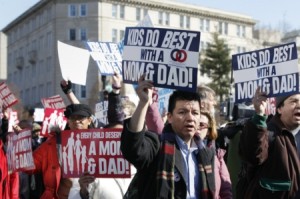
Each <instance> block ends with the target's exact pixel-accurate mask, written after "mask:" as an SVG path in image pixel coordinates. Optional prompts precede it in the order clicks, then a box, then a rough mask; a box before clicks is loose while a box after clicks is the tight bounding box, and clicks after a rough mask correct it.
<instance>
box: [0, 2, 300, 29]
mask: <svg viewBox="0 0 300 199" xmlns="http://www.w3.org/2000/svg"><path fill="white" fill-rule="evenodd" d="M175 1H181V2H185V3H190V4H196V5H200V6H203V7H209V8H214V9H220V10H223V11H229V12H236V13H239V14H244V15H248V16H251V17H253V18H254V19H255V20H258V21H259V23H258V26H260V27H270V28H273V29H278V30H287V31H290V30H294V29H300V22H299V19H300V12H299V8H300V1H298V0H175ZM37 2H38V0H0V30H1V29H3V28H4V27H5V26H6V25H8V24H9V23H10V22H11V21H13V20H14V19H15V18H17V17H18V16H20V15H21V14H22V13H23V12H24V11H26V10H27V9H28V8H30V7H31V6H33V5H34V4H35V3H37Z"/></svg>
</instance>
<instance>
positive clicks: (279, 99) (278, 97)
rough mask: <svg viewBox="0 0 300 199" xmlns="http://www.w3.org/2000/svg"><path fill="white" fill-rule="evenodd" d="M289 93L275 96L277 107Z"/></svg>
mask: <svg viewBox="0 0 300 199" xmlns="http://www.w3.org/2000/svg"><path fill="white" fill-rule="evenodd" d="M290 96H291V95H284V96H277V97H276V101H275V102H276V108H279V106H281V105H282V104H283V102H284V100H286V99H287V98H289V97H290Z"/></svg>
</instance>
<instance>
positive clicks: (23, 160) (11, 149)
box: [6, 129, 35, 172]
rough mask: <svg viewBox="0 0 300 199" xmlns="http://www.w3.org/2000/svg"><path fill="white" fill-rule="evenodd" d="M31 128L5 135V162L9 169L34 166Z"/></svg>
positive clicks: (29, 168) (13, 170) (24, 168)
mask: <svg viewBox="0 0 300 199" xmlns="http://www.w3.org/2000/svg"><path fill="white" fill-rule="evenodd" d="M31 142H32V138H31V130H30V129H24V130H22V131H21V132H19V133H18V134H16V133H9V134H8V135H7V151H6V154H7V162H8V168H9V171H12V172H15V171H25V170H31V169H34V168H35V165H34V161H33V156H32V144H31Z"/></svg>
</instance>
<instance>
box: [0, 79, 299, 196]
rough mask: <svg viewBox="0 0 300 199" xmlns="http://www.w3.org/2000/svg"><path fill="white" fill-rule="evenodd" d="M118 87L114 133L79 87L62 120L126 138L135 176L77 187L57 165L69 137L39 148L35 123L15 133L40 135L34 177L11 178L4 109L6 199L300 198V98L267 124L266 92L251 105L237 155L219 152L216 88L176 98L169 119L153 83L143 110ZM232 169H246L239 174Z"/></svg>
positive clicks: (65, 87)
mask: <svg viewBox="0 0 300 199" xmlns="http://www.w3.org/2000/svg"><path fill="white" fill-rule="evenodd" d="M112 79H113V86H112V88H113V90H112V92H110V93H108V96H107V99H108V115H107V119H108V124H107V125H104V124H103V123H102V122H101V121H99V120H98V119H97V118H96V117H95V116H94V115H93V111H92V110H91V108H90V107H89V106H88V105H86V104H81V103H80V102H79V101H78V99H77V98H76V96H75V94H74V93H73V92H72V82H70V81H64V80H63V81H61V83H60V85H61V88H62V91H63V92H64V93H65V94H66V96H67V98H68V99H69V102H70V105H68V106H67V107H66V109H65V112H64V115H65V117H66V118H67V127H66V129H71V130H81V129H94V128H114V129H122V133H121V146H120V149H121V151H122V154H123V156H124V158H125V159H126V160H128V161H129V162H130V163H131V168H130V170H131V177H130V178H95V177H94V176H93V175H91V174H90V173H89V172H88V171H83V172H82V173H81V175H80V177H79V178H64V177H63V176H62V172H63V171H62V170H63V168H62V165H61V161H60V158H59V157H60V156H62V154H61V151H62V150H61V140H60V134H61V133H63V132H64V131H60V130H57V129H53V131H52V132H51V133H50V135H49V136H48V138H47V139H41V138H40V136H39V135H38V132H39V131H40V130H41V126H40V125H39V124H37V123H35V122H33V121H30V122H28V121H27V122H26V121H24V122H20V123H19V124H18V125H16V126H14V130H15V132H19V131H20V130H22V129H24V128H31V129H32V146H33V147H32V149H33V160H34V164H35V169H33V170H27V171H24V172H13V173H11V172H9V171H8V168H7V159H6V135H7V134H8V133H9V132H8V115H7V114H6V112H5V107H2V111H3V117H2V120H1V139H0V148H1V150H0V159H1V163H0V194H1V195H0V198H3V199H9V198H13V199H14V198H16V199H17V198H22V199H23V198H24V199H27V198H28V199H35V198H43V199H53V198H54V199H64V198H71V199H73V198H74V199H77V198H78V199H79V198H82V199H87V198H95V199H96V198H101V199H102V198H103V199H118V198H120V199H121V198H125V199H137V198H138V199H147V198H149V199H153V198H178V199H183V198H189V199H202V198H206V199H232V198H236V199H244V198H249V199H250V198H251V199H253V198H258V199H259V198H264V199H265V198H286V199H297V198H300V191H299V186H300V159H299V157H300V133H298V132H299V130H300V94H292V95H286V96H280V97H277V98H276V115H274V116H273V118H271V119H270V120H267V117H266V116H265V112H264V110H265V108H266V103H267V98H266V93H264V92H262V91H261V88H260V87H258V88H257V90H256V93H255V96H254V98H253V100H252V103H253V105H254V108H255V113H254V115H253V116H252V117H251V118H249V119H248V120H247V121H246V122H245V124H244V125H243V128H240V129H239V132H238V134H239V136H238V141H237V142H236V149H235V151H234V150H233V152H230V151H226V150H225V149H223V148H222V147H219V143H218V137H220V134H221V133H222V132H223V131H222V130H221V129H218V127H217V125H216V121H215V117H214V114H215V112H216V111H215V108H216V105H217V101H216V94H215V92H214V91H213V90H212V89H211V88H209V87H207V86H204V85H200V86H198V89H197V92H195V93H192V92H186V91H182V90H175V91H174V92H173V93H172V94H171V96H170V97H169V103H168V110H167V114H166V115H165V116H164V117H162V116H161V114H160V112H159V109H158V104H157V102H154V101H153V98H152V96H153V88H154V87H153V83H152V82H151V81H149V80H146V79H145V75H142V76H141V77H140V79H139V82H138V86H137V88H136V93H137V95H138V97H139V102H138V104H137V106H136V107H132V106H131V107H130V108H128V107H124V106H123V105H122V100H121V96H120V89H121V87H122V82H121V77H120V75H119V74H115V75H114V76H113V78H112ZM228 152H229V154H227V158H225V154H226V153H228ZM74 162H75V160H74ZM230 163H231V164H230ZM232 164H239V165H242V166H239V167H238V168H237V167H235V169H232V168H231V165H232ZM232 179H235V180H234V183H233V180H232ZM236 179H238V180H237V181H236ZM236 187H238V188H236Z"/></svg>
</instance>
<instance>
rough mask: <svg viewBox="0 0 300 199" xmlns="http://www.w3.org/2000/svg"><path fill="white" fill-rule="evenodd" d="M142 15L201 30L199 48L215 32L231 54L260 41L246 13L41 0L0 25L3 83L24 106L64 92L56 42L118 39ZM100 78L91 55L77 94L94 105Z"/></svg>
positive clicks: (144, 0) (143, 0) (139, 0)
mask: <svg viewBox="0 0 300 199" xmlns="http://www.w3.org/2000/svg"><path fill="white" fill-rule="evenodd" d="M146 15H148V16H149V17H150V19H151V21H152V23H153V25H154V27H161V28H174V29H186V30H196V31H200V32H201V43H200V46H201V50H200V53H201V51H203V50H205V48H206V47H207V45H208V44H209V43H211V42H212V38H213V36H212V35H213V33H214V32H218V33H219V34H220V36H221V38H223V39H225V40H226V42H227V44H228V47H229V49H230V50H231V53H232V54H235V53H240V52H246V51H250V50H255V49H258V48H260V47H261V46H262V43H261V42H260V41H259V40H257V39H256V38H254V37H253V29H254V25H255V24H256V21H255V20H254V19H253V18H252V17H250V16H246V15H240V14H235V13H230V12H224V11H221V10H215V9H210V8H205V7H201V6H195V5H188V4H183V3H179V2H176V1H168V0H163V1H162V0H85V1H81V0H64V1H61V0H41V1H39V2H38V3H37V4H35V5H34V6H32V7H31V8H30V9H28V10H27V11H26V12H24V13H23V14H22V15H21V16H19V17H18V18H16V19H15V20H14V21H12V22H11V23H10V24H8V25H7V26H6V27H5V28H4V29H3V30H2V31H3V33H4V34H5V35H6V37H7V82H8V83H9V84H11V85H13V87H14V88H17V90H16V91H15V92H17V93H18V95H19V97H20V99H21V102H22V103H23V105H30V106H41V104H40V99H41V98H44V97H50V96H53V95H56V94H60V95H61V96H64V94H63V93H62V92H61V88H60V81H61V80H62V75H61V71H60V66H59V61H58V54H57V41H61V42H64V43H67V44H69V45H72V46H77V47H81V48H85V43H84V42H85V41H87V40H89V41H104V42H110V41H112V42H119V41H120V40H121V39H122V38H123V36H124V33H125V28H126V27H128V26H136V25H137V24H138V23H139V22H140V21H141V20H142V19H143V18H144V16H146ZM70 59H72V57H70ZM0 60H1V57H0ZM199 67H200V66H199ZM103 79H104V78H102V77H101V75H99V72H98V68H97V65H96V63H95V62H94V61H93V60H92V59H90V63H89V68H88V74H87V84H86V86H79V85H77V86H76V87H75V93H76V96H77V97H78V98H79V100H80V101H81V102H83V103H88V104H90V105H91V106H94V104H95V103H96V102H97V100H99V91H101V90H102V89H103V81H102V80H103Z"/></svg>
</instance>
